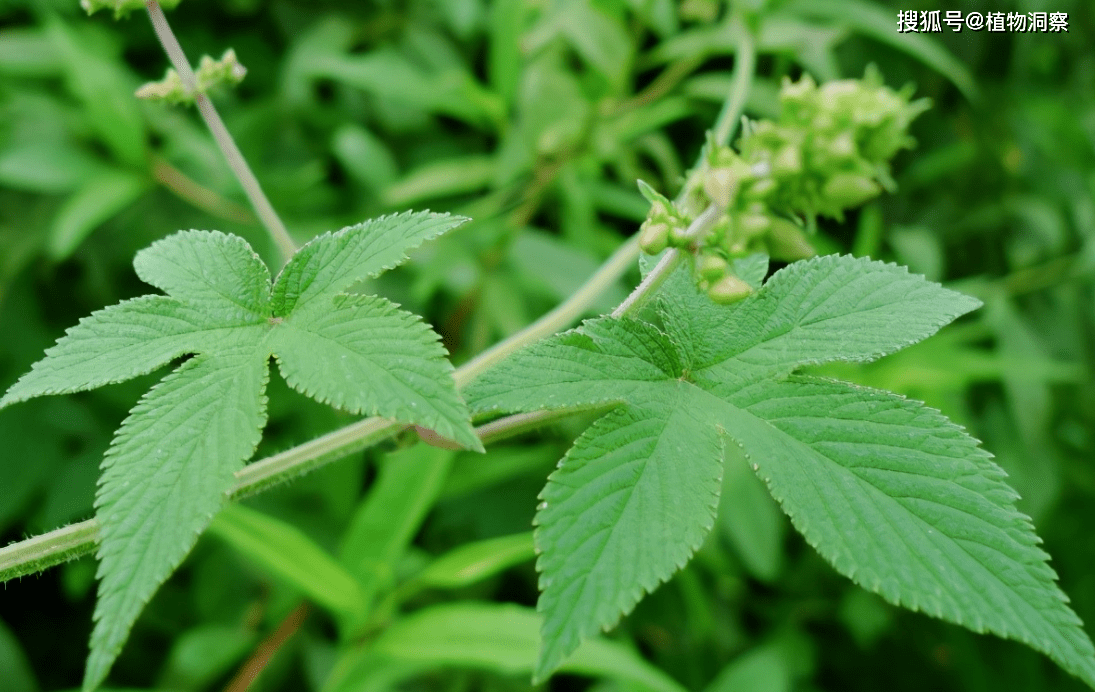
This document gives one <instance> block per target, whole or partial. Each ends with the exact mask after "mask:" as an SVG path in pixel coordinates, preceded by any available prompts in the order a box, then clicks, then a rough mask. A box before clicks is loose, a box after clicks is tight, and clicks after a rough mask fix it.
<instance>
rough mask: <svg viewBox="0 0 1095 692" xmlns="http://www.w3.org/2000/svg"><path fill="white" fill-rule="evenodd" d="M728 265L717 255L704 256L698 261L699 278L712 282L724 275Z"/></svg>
mask: <svg viewBox="0 0 1095 692" xmlns="http://www.w3.org/2000/svg"><path fill="white" fill-rule="evenodd" d="M727 266H728V263H727V262H726V260H724V259H723V258H721V257H719V256H718V255H704V256H703V259H701V260H700V276H702V277H703V278H705V279H707V280H708V281H713V280H715V279H718V278H719V277H721V276H722V275H723V274H725V273H726V267H727Z"/></svg>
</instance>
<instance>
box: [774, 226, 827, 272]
mask: <svg viewBox="0 0 1095 692" xmlns="http://www.w3.org/2000/svg"><path fill="white" fill-rule="evenodd" d="M768 254H769V255H771V256H772V257H774V258H775V259H778V260H783V261H785V262H794V261H796V260H801V259H809V258H811V257H813V256H814V255H816V254H817V251H816V250H814V246H813V245H811V244H810V241H809V240H807V239H806V234H805V233H803V232H802V229H801V228H799V227H798V226H796V225H795V224H793V223H791V222H790V221H788V220H787V219H778V218H777V219H772V227H771V229H770V230H769V231H768Z"/></svg>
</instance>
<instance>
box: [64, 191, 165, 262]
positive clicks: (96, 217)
mask: <svg viewBox="0 0 1095 692" xmlns="http://www.w3.org/2000/svg"><path fill="white" fill-rule="evenodd" d="M147 187H148V181H147V180H146V179H145V178H143V177H141V176H136V175H133V174H132V173H127V172H125V171H121V170H112V171H108V172H105V173H102V174H99V175H96V176H95V177H93V178H91V179H90V180H88V181H87V183H86V184H85V185H84V186H83V187H81V188H80V189H79V190H77V191H76V192H75V194H73V195H72V196H71V197H69V198H68V199H67V200H65V203H64V204H63V205H62V206H61V209H60V211H58V212H57V218H55V219H54V220H53V226H52V228H50V232H49V240H48V242H47V246H46V249H47V251H48V252H49V256H50V257H51V258H53V259H55V260H59V259H64V258H66V257H68V256H69V255H71V254H72V252H73V250H75V249H76V248H77V247H78V246H79V245H80V243H82V242H84V239H86V238H87V237H88V236H89V235H90V234H91V232H92V231H94V230H95V229H96V228H98V227H99V226H100V225H102V224H103V223H104V222H106V221H108V220H109V219H111V218H112V217H113V216H115V215H116V214H118V213H119V212H121V211H122V210H124V209H125V208H126V207H128V206H130V205H131V204H133V202H135V201H136V200H137V199H138V198H139V197H140V196H141V195H142V194H144V192H145V189H146V188H147Z"/></svg>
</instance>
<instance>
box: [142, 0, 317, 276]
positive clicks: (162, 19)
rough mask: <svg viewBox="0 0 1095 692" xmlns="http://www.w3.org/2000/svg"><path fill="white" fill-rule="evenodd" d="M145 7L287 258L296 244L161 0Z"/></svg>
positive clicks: (238, 177)
mask: <svg viewBox="0 0 1095 692" xmlns="http://www.w3.org/2000/svg"><path fill="white" fill-rule="evenodd" d="M145 7H146V8H147V9H148V18H149V20H150V21H151V22H152V28H154V29H155V30H156V36H157V37H158V38H159V39H160V44H161V45H163V49H164V52H165V53H167V57H168V58H169V59H170V60H171V64H172V66H174V68H175V71H176V72H178V73H179V78H180V79H181V80H182V83H183V86H184V87H186V90H187V91H188V92H190V93H191V94H193V95H194V102H195V103H196V104H197V106H198V112H199V113H201V116H202V119H203V120H205V124H206V125H207V126H209V131H210V132H212V133H213V139H215V140H216V142H217V146H218V147H220V150H221V153H222V154H224V158H225V159H226V160H227V161H228V165H229V167H231V169H232V172H233V173H234V174H235V175H236V179H237V180H239V182H240V185H241V186H242V187H243V191H244V193H245V194H246V195H247V199H248V200H250V202H251V206H252V207H254V209H255V213H256V214H258V217H259V220H261V221H262V225H263V226H265V227H266V230H267V232H269V234H270V237H271V238H272V239H273V240H274V244H275V245H277V246H278V250H279V251H280V252H281V256H282V259H284V260H285V261H288V260H289V258H290V257H292V256H293V253H295V252H296V251H297V246H296V243H294V242H293V239H292V238H291V237H289V231H288V230H286V228H285V224H283V223H282V222H281V218H280V217H278V214H277V212H276V211H274V207H273V205H271V204H270V200H269V199H267V198H266V194H265V193H264V192H263V191H262V186H260V185H259V181H258V179H257V178H256V177H255V174H254V173H252V172H251V167H250V166H248V165H247V161H246V159H244V158H243V154H241V153H240V150H239V147H237V146H236V140H234V139H232V135H231V134H229V132H228V128H226V127H225V126H224V121H223V120H221V116H220V114H219V113H217V109H216V107H214V106H213V102H212V101H210V100H209V97H208V96H206V95H205V94H204V93H202V92H200V91H198V79H197V77H196V76H195V75H194V70H193V68H191V67H190V62H189V61H188V60H187V59H186V54H185V53H184V52H183V49H182V46H181V45H179V40H178V39H177V38H175V33H174V32H173V31H171V25H169V24H168V23H167V17H166V16H165V15H164V13H163V8H162V7H160V3H158V2H156V0H148V2H146V3H145Z"/></svg>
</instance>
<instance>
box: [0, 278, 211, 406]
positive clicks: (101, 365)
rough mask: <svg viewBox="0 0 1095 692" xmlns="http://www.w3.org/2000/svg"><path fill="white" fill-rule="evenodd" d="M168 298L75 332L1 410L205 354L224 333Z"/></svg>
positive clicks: (132, 305)
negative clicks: (205, 346) (204, 347)
mask: <svg viewBox="0 0 1095 692" xmlns="http://www.w3.org/2000/svg"><path fill="white" fill-rule="evenodd" d="M205 320H206V317H205V316H204V315H202V314H201V313H200V312H199V311H197V310H194V309H192V308H190V307H188V306H186V305H182V304H181V303H178V302H177V301H174V300H172V299H170V298H166V297H164V296H141V297H140V298H133V299H132V300H126V301H123V302H121V303H118V304H117V305H112V306H110V307H108V308H103V309H102V310H97V311H95V312H93V313H91V315H89V316H88V317H85V318H83V319H82V320H80V323H79V324H77V325H76V326H75V327H72V328H70V329H69V330H68V331H67V332H66V333H65V336H63V337H61V338H60V339H59V340H58V341H57V344H56V345H55V346H53V347H52V348H50V349H48V350H47V351H46V357H45V358H44V359H42V360H40V361H38V362H37V363H35V364H34V365H33V367H32V368H31V371H30V372H28V373H27V374H25V375H23V377H21V378H20V379H19V381H18V382H16V383H15V384H14V385H12V387H11V389H9V390H8V391H7V393H6V394H5V395H4V397H3V398H2V399H0V407H3V406H8V405H10V404H14V403H16V402H17V401H25V400H27V399H30V398H32V397H36V396H42V395H45V394H70V393H72V392H79V391H83V390H86V389H94V388H96V387H102V386H103V385H106V384H111V383H114V382H122V381H124V380H128V379H132V378H134V377H136V376H138V375H144V374H146V373H149V372H152V371H153V370H155V369H156V368H158V367H160V366H162V365H165V364H167V363H168V362H170V361H171V360H173V359H175V358H178V357H179V356H181V355H183V354H186V353H192V352H194V351H197V350H200V349H201V348H202V345H203V344H207V343H211V342H213V341H215V340H217V339H218V338H219V337H221V336H222V335H223V333H224V330H220V329H209V328H207V327H206V326H205V324H206V322H205Z"/></svg>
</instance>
